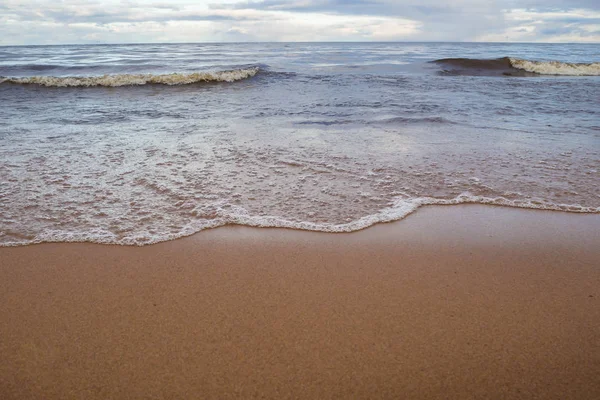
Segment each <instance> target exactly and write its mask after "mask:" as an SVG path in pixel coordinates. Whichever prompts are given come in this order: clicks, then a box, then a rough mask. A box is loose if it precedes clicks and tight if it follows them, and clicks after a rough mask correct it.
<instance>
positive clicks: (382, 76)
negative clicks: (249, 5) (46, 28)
mask: <svg viewBox="0 0 600 400" xmlns="http://www.w3.org/2000/svg"><path fill="white" fill-rule="evenodd" d="M465 203H480V204H492V205H500V206H509V207H520V208H533V209H544V210H554V211H557V212H571V213H600V44H521V43H519V44H507V43H222V44H219V43H211V44H131V45H69V46H22V47H0V246H16V245H27V244H32V243H40V242H96V243H107V244H121V245H146V244H151V243H156V242H161V241H166V240H172V239H176V238H179V237H183V236H186V235H191V234H194V233H196V232H199V231H202V230H204V229H208V228H214V227H218V226H222V225H226V224H239V225H248V226H255V227H285V228H293V229H303V230H312V231H323V232H352V231H356V230H360V229H363V228H367V227H369V226H371V225H373V224H377V223H382V222H389V221H395V220H401V219H402V218H404V217H406V216H407V215H409V214H410V213H412V212H414V211H415V210H417V209H418V208H419V207H421V206H424V205H439V206H445V205H452V204H465Z"/></svg>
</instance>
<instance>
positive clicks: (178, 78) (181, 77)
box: [0, 67, 259, 87]
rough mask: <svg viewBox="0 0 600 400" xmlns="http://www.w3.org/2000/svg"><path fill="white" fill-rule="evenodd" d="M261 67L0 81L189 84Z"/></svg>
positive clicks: (242, 75)
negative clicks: (215, 70)
mask: <svg viewBox="0 0 600 400" xmlns="http://www.w3.org/2000/svg"><path fill="white" fill-rule="evenodd" d="M258 72H259V68H257V67H254V68H245V69H235V70H229V71H217V72H193V73H172V74H156V75H155V74H118V75H102V76H86V77H78V76H66V77H57V76H31V77H23V78H11V77H0V84H2V83H12V84H20V85H39V86H47V87H94V86H106V87H118V86H139V85H152V84H155V85H170V86H172V85H189V84H192V83H202V82H234V81H239V80H242V79H247V78H251V77H253V76H254V75H256V74H257V73H258Z"/></svg>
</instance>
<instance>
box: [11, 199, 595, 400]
mask: <svg viewBox="0 0 600 400" xmlns="http://www.w3.org/2000/svg"><path fill="white" fill-rule="evenodd" d="M0 304H1V305H2V306H1V307H0V355H1V359H2V362H1V363H0V398H2V399H4V400H12V399H142V398H144V399H201V398H202V399H211V398H214V399H225V398H273V399H285V398H301V399H324V398H389V399H401V398H406V399H430V398H431V399H433V398H448V399H471V398H479V399H516V398H519V399H599V398H600V215H598V214H587V215H584V214H568V213H561V212H548V211H533V210H521V209H514V208H512V209H511V208H503V207H491V206H481V205H464V206H445V207H444V206H437V207H424V208H422V209H420V210H419V211H417V212H416V213H415V214H413V215H410V216H409V217H408V218H406V219H405V220H403V221H399V222H394V223H389V224H381V225H376V226H374V227H372V228H369V229H366V230H363V231H359V232H354V233H349V234H327V233H315V232H304V231H294V230H284V229H257V228H248V227H240V226H227V227H222V228H217V229H214V230H209V231H203V232H200V233H198V234H196V235H193V236H191V237H188V238H183V239H179V240H175V241H170V242H165V243H159V244H156V245H152V246H146V247H124V246H113V245H95V244H64V243H60V244H41V245H33V246H26V247H15V248H0Z"/></svg>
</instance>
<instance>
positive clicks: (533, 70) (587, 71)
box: [433, 57, 600, 76]
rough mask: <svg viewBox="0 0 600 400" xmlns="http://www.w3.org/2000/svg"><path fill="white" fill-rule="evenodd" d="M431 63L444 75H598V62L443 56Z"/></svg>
mask: <svg viewBox="0 0 600 400" xmlns="http://www.w3.org/2000/svg"><path fill="white" fill-rule="evenodd" d="M433 63H435V64H438V65H441V66H442V67H444V69H443V70H442V71H441V73H442V74H446V75H488V76H490V75H491V76H493V75H507V76H538V75H563V76H600V62H595V63H567V62H561V61H533V60H524V59H520V58H513V57H502V58H496V59H472V58H443V59H440V60H435V61H433Z"/></svg>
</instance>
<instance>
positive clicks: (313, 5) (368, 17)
mask: <svg viewBox="0 0 600 400" xmlns="http://www.w3.org/2000/svg"><path fill="white" fill-rule="evenodd" d="M230 41H517V42H523V41H525V42H600V0H504V1H500V0H498V1H496V0H250V1H240V0H173V1H167V0H157V1H154V0H123V1H115V0H105V1H97V0H87V1H86V0H2V1H1V2H0V45H21V44H66V43H144V42H230Z"/></svg>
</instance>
